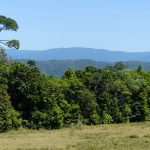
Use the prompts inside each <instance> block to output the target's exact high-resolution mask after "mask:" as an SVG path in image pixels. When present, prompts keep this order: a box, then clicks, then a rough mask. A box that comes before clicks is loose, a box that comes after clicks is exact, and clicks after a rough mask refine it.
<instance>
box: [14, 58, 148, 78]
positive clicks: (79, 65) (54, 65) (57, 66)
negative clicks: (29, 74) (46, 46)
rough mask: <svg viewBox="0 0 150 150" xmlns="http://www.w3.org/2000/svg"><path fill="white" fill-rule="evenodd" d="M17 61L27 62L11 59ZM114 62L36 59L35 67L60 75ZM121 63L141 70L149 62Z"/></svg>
mask: <svg viewBox="0 0 150 150" xmlns="http://www.w3.org/2000/svg"><path fill="white" fill-rule="evenodd" d="M13 61H17V62H23V63H25V64H26V63H27V61H28V60H21V59H19V60H13ZM115 63H116V62H102V61H93V60H89V59H80V60H48V61H36V64H37V67H38V68H39V69H40V70H41V71H42V72H43V73H46V74H47V75H52V76H57V77H61V76H62V75H63V74H64V73H65V71H66V70H67V69H68V68H71V69H72V70H77V69H80V70H83V69H85V68H86V67H88V66H94V67H96V68H100V69H103V68H105V67H106V66H108V65H114V64H115ZM123 63H124V64H125V65H126V66H127V67H128V68H129V69H134V70H135V69H137V67H138V66H139V65H142V68H143V70H150V62H141V61H123Z"/></svg>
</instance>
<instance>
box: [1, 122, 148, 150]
mask: <svg viewBox="0 0 150 150" xmlns="http://www.w3.org/2000/svg"><path fill="white" fill-rule="evenodd" d="M0 150H150V122H144V123H143V122H142V123H129V124H112V125H99V126H83V125H76V126H71V127H68V128H63V129H58V130H39V131H35V130H25V129H20V130H18V131H9V132H7V133H1V134H0Z"/></svg>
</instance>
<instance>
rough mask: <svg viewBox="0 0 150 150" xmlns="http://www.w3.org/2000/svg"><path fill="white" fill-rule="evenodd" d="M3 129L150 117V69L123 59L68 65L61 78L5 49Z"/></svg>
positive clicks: (0, 76)
mask: <svg viewBox="0 0 150 150" xmlns="http://www.w3.org/2000/svg"><path fill="white" fill-rule="evenodd" d="M0 63H1V65H0V84H1V85H0V112H1V113H0V130H1V131H6V130H8V129H12V128H19V127H20V126H22V127H28V128H36V129H39V128H46V129H53V128H61V127H64V126H68V125H70V124H72V123H74V124H77V123H82V124H87V125H91V124H93V125H96V124H105V123H125V122H137V121H146V120H149V119H150V98H149V97H150V72H148V71H143V70H142V66H140V65H139V67H138V68H137V69H136V70H129V69H126V66H125V65H124V64H123V63H121V62H118V63H116V64H114V65H113V66H112V65H111V66H106V67H105V68H103V69H98V68H95V67H92V66H88V67H86V68H85V69H84V70H75V71H73V70H72V69H68V70H67V71H66V72H65V73H64V75H63V76H62V78H57V77H54V76H48V75H45V74H43V73H41V71H40V70H39V69H38V68H37V67H36V63H35V62H34V61H31V60H30V61H28V62H27V64H23V63H20V62H11V61H8V60H7V59H6V57H5V53H4V51H3V50H2V49H1V62H0Z"/></svg>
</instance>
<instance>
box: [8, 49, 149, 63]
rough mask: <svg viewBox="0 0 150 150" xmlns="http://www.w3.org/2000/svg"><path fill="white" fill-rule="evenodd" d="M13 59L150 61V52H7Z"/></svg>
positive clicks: (63, 50)
mask: <svg viewBox="0 0 150 150" xmlns="http://www.w3.org/2000/svg"><path fill="white" fill-rule="evenodd" d="M6 53H7V55H8V57H11V58H12V59H33V60H38V61H43V60H44V61H46V60H78V59H90V60H94V61H104V62H117V61H147V62H149V61H150V52H123V51H111V50H105V49H93V48H80V47H73V48H56V49H49V50H41V51H39V50H15V49H8V50H6Z"/></svg>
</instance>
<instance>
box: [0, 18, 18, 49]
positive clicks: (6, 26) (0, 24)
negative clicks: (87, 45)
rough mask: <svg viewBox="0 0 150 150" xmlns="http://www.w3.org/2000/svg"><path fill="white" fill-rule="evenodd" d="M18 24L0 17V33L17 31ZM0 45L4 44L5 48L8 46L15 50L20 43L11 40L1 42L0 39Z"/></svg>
mask: <svg viewBox="0 0 150 150" xmlns="http://www.w3.org/2000/svg"><path fill="white" fill-rule="evenodd" d="M18 28H19V27H18V24H17V22H16V21H15V20H14V19H11V18H7V17H5V16H0V32H2V31H7V30H11V31H17V30H18ZM0 43H1V44H4V45H5V46H8V47H9V48H12V47H14V48H16V49H19V46H20V43H19V41H18V40H15V39H12V40H3V39H0Z"/></svg>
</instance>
